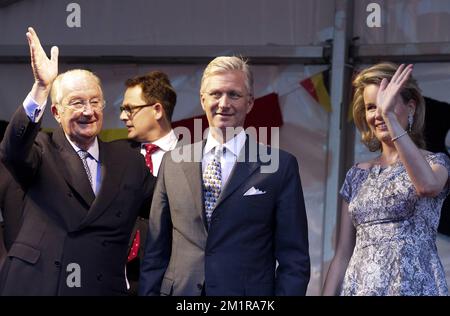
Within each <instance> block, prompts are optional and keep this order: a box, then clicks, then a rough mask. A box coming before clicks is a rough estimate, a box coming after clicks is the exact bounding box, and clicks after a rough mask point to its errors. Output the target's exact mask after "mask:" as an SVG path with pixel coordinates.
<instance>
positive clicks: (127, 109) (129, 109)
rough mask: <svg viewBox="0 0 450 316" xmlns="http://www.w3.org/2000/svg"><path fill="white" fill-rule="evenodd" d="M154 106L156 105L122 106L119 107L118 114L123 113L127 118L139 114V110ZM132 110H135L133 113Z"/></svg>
mask: <svg viewBox="0 0 450 316" xmlns="http://www.w3.org/2000/svg"><path fill="white" fill-rule="evenodd" d="M155 104H156V103H149V104H140V105H123V106H121V107H119V109H120V112H125V114H126V115H127V116H128V117H132V116H133V115H134V114H136V113H137V112H139V110H140V109H142V108H146V107H149V106H153V105H155ZM136 109H137V110H136ZM134 110H136V111H134Z"/></svg>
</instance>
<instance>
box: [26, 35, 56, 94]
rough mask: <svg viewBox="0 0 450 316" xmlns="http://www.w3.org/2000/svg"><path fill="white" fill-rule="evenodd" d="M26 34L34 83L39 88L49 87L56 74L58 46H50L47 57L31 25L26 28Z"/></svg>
mask: <svg viewBox="0 0 450 316" xmlns="http://www.w3.org/2000/svg"><path fill="white" fill-rule="evenodd" d="M26 35H27V39H28V45H29V46H30V57H31V67H32V68H33V75H34V80H35V83H36V84H37V85H38V86H39V87H41V88H45V89H49V88H50V87H51V85H52V83H53V80H55V78H56V76H57V75H58V53H59V51H58V47H56V46H53V47H52V49H51V53H50V54H51V58H50V59H49V58H48V57H47V54H46V53H45V51H44V49H43V48H42V45H41V42H40V41H39V37H38V36H37V34H36V32H35V31H34V29H33V28H32V27H29V28H28V32H27V33H26Z"/></svg>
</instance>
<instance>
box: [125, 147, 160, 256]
mask: <svg viewBox="0 0 450 316" xmlns="http://www.w3.org/2000/svg"><path fill="white" fill-rule="evenodd" d="M144 148H145V164H146V165H147V167H148V169H150V172H151V173H152V174H153V161H152V154H153V153H155V152H156V151H157V150H158V149H159V147H158V146H157V145H154V144H145V145H144ZM140 244H141V232H140V231H139V229H138V230H136V234H135V235H134V239H133V244H132V245H131V249H130V252H129V253H128V262H130V261H131V260H133V259H134V258H136V257H137V256H138V253H139V245H140Z"/></svg>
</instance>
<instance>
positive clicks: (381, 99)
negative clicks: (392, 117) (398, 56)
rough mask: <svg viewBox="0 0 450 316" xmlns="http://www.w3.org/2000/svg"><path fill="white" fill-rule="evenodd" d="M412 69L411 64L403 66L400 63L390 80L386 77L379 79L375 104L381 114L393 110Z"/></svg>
mask: <svg viewBox="0 0 450 316" xmlns="http://www.w3.org/2000/svg"><path fill="white" fill-rule="evenodd" d="M412 71H413V65H411V64H410V65H408V66H405V65H404V64H402V65H400V67H398V69H397V71H396V72H395V74H394V76H393V77H392V79H391V81H390V82H388V80H387V79H386V78H384V79H383V80H382V81H381V84H380V89H379V90H378V93H377V106H378V108H379V109H380V111H381V113H382V115H383V116H385V115H388V114H390V113H393V112H394V109H395V105H396V103H397V101H398V97H399V96H400V90H401V89H402V87H403V85H404V84H405V82H406V81H407V80H408V79H409V77H410V75H411V72H412Z"/></svg>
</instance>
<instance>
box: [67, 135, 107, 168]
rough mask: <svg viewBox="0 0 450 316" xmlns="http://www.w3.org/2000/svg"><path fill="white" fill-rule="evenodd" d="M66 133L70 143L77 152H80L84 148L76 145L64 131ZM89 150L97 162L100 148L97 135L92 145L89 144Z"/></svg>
mask: <svg viewBox="0 0 450 316" xmlns="http://www.w3.org/2000/svg"><path fill="white" fill-rule="evenodd" d="M64 135H65V136H66V138H67V140H68V141H69V143H70V145H72V147H73V149H74V150H75V152H77V153H78V152H79V151H80V150H82V149H81V148H80V147H78V146H77V145H75V143H74V142H72V141H71V140H70V139H69V137H68V136H67V135H66V134H65V133H64ZM87 152H88V153H89V154H90V155H91V157H92V158H94V159H95V161H96V162H99V148H98V139H97V137H95V140H94V142H93V143H92V145H91V146H89V148H88V150H87Z"/></svg>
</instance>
